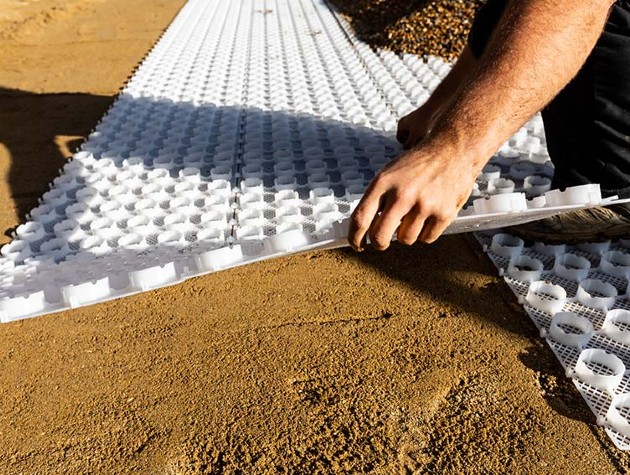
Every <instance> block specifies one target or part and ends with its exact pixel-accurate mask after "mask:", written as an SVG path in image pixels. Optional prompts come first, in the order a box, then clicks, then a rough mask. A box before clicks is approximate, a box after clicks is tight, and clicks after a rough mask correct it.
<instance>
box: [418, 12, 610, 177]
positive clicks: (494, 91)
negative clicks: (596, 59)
mask: <svg viewBox="0 0 630 475" xmlns="http://www.w3.org/2000/svg"><path fill="white" fill-rule="evenodd" d="M612 3H613V2H612V1H611V0H590V1H588V2H582V1H578V2H576V1H574V0H559V1H556V2H550V1H549V0H512V1H511V2H510V4H509V6H508V8H507V9H506V11H505V13H504V14H503V18H502V19H501V21H500V22H499V24H498V25H497V28H496V30H495V32H494V34H493V36H492V38H491V40H490V42H489V44H488V46H487V47H486V51H485V53H484V54H483V56H482V57H481V58H480V60H479V63H478V66H477V67H476V68H474V69H473V70H472V74H471V75H470V77H469V79H468V81H467V82H465V83H464V84H463V85H462V87H460V88H459V90H458V92H457V94H456V95H455V97H454V98H453V99H452V100H451V102H450V103H449V107H448V108H447V109H446V110H445V111H444V112H443V113H442V114H441V115H440V117H439V118H438V120H437V122H436V124H435V126H434V127H433V129H432V132H431V134H430V135H429V137H427V139H426V140H425V141H424V142H423V144H422V145H421V147H422V148H424V149H428V150H438V149H440V150H446V151H447V152H448V154H449V155H450V156H452V157H453V159H455V160H458V161H459V163H460V164H461V165H465V166H466V167H469V168H470V173H471V174H473V175H476V173H477V172H478V171H479V169H481V168H482V167H483V165H484V164H485V162H486V161H487V160H488V159H489V158H490V156H491V155H492V154H493V153H494V152H495V151H496V150H497V149H498V148H499V147H500V146H501V144H503V143H504V142H505V141H506V140H507V139H508V138H509V137H510V136H511V135H512V134H513V133H514V132H515V131H516V130H518V128H519V127H520V126H521V125H522V124H523V123H525V122H526V121H527V120H528V119H529V118H530V117H531V116H532V115H533V114H535V113H536V112H537V111H538V110H540V109H541V108H543V107H544V106H545V105H546V104H547V103H548V102H549V101H550V100H551V99H552V98H553V97H554V96H555V95H556V94H557V93H558V92H559V91H560V90H561V89H562V88H563V87H564V86H565V85H566V84H567V83H568V82H569V81H570V80H571V79H572V78H573V76H575V74H576V73H577V72H578V70H579V69H580V67H581V66H582V64H583V63H584V61H585V60H586V58H587V57H588V55H589V53H590V52H591V50H592V49H593V47H594V45H595V43H596V42H597V39H598V38H599V36H600V34H601V32H602V29H603V26H604V24H605V21H606V18H607V15H608V11H609V9H610V6H611V4H612Z"/></svg>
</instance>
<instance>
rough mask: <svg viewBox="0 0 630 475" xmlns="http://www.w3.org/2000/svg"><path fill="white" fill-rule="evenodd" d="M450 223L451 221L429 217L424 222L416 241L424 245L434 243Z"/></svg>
mask: <svg viewBox="0 0 630 475" xmlns="http://www.w3.org/2000/svg"><path fill="white" fill-rule="evenodd" d="M452 221H453V220H452V219H441V218H436V217H435V216H431V217H430V218H428V219H427V220H426V221H425V223H424V227H423V228H422V232H421V233H420V237H419V238H418V240H419V241H421V242H424V243H426V244H431V243H432V242H435V241H436V240H437V238H439V237H440V236H441V235H442V233H443V232H444V230H445V229H446V228H447V227H448V225H449V224H451V222H452Z"/></svg>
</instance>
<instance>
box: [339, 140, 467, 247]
mask: <svg viewBox="0 0 630 475" xmlns="http://www.w3.org/2000/svg"><path fill="white" fill-rule="evenodd" d="M445 152H446V150H445V149H444V148H442V150H441V151H440V150H439V149H438V150H435V149H433V148H432V147H422V146H420V148H417V149H414V150H411V151H409V152H406V153H404V154H403V155H401V156H399V157H397V158H396V159H394V160H393V161H392V162H390V163H389V164H388V165H387V166H386V167H385V168H384V169H383V170H382V171H381V172H380V173H379V174H378V175H377V176H376V178H374V180H373V181H372V183H371V184H370V186H369V188H368V189H367V191H366V192H365V195H364V196H363V199H362V200H361V202H360V203H359V205H358V206H357V208H356V210H355V211H354V213H353V214H352V218H351V221H350V233H349V238H348V240H349V242H350V245H351V246H352V247H353V248H354V249H355V250H357V251H361V250H363V247H364V242H365V237H366V234H367V233H368V231H369V236H370V241H371V243H372V246H374V247H375V248H376V249H378V250H384V249H387V248H388V247H389V243H390V242H391V240H392V235H393V234H394V232H395V231H396V228H398V241H399V242H402V243H403V244H408V245H411V244H413V243H415V242H416V241H418V240H420V241H422V242H426V243H430V242H433V241H435V240H436V239H437V238H438V237H439V236H440V234H442V232H443V231H444V230H445V229H446V227H447V226H448V225H449V224H450V223H451V222H452V221H453V220H454V219H455V217H456V216H457V212H458V211H459V209H460V208H461V207H462V206H463V204H464V203H465V202H466V199H467V198H468V195H469V194H470V190H471V189H472V185H473V182H474V180H475V178H476V175H477V173H476V170H473V169H472V168H471V167H464V166H462V164H461V162H458V160H457V159H456V157H453V156H450V155H448V154H447V153H445ZM379 212H380V214H379ZM399 225H400V227H399Z"/></svg>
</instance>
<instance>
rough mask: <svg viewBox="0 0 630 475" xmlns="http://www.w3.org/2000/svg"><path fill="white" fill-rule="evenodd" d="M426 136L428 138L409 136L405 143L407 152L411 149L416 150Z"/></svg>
mask: <svg viewBox="0 0 630 475" xmlns="http://www.w3.org/2000/svg"><path fill="white" fill-rule="evenodd" d="M425 136H426V134H424V135H416V134H412V135H409V137H408V138H407V141H406V142H405V150H410V149H412V148H414V147H415V146H416V145H418V143H419V142H421V141H422V139H424V137H425Z"/></svg>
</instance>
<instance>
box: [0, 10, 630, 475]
mask: <svg viewBox="0 0 630 475" xmlns="http://www.w3.org/2000/svg"><path fill="white" fill-rule="evenodd" d="M182 3H183V1H182V0H164V1H151V0H135V1H133V2H130V1H129V0H20V1H19V0H0V167H1V172H2V179H3V182H2V183H1V184H0V203H1V207H0V224H1V225H2V229H3V230H6V231H7V233H9V232H10V230H11V228H13V227H15V226H16V225H17V224H19V222H20V221H21V220H23V217H24V214H25V213H26V212H27V211H28V210H29V209H30V208H32V207H33V205H34V204H35V203H36V200H37V197H38V196H39V195H41V194H42V193H43V192H44V191H45V190H46V189H47V188H46V187H47V182H48V181H49V180H51V179H52V178H53V177H54V176H56V173H57V170H58V168H59V167H60V165H61V164H62V163H63V161H64V160H65V159H66V157H68V156H69V155H70V154H71V153H70V151H69V150H71V149H72V148H73V147H74V146H76V144H77V143H79V141H80V139H81V138H82V137H84V136H85V135H86V134H87V133H89V131H90V129H91V128H92V126H94V125H95V124H96V122H97V120H98V118H99V117H100V116H101V115H102V114H103V113H104V111H105V110H106V109H107V107H108V106H109V104H111V102H112V100H113V99H114V95H115V94H116V92H117V91H118V90H119V88H120V87H121V86H122V85H123V84H124V81H125V80H126V78H127V77H128V76H129V75H130V74H131V72H132V71H133V69H134V67H135V66H136V65H137V64H138V62H139V61H140V60H141V59H142V57H143V56H144V55H145V54H146V52H147V51H148V50H149V48H150V47H151V45H152V44H153V43H154V42H155V41H156V40H157V38H158V37H159V36H160V34H161V32H162V31H163V30H164V28H165V27H166V26H167V25H168V23H169V22H170V20H171V19H172V18H173V16H174V15H175V14H176V13H177V11H178V9H179V8H180V6H181V5H182ZM8 240H9V238H8V237H3V238H2V242H7V241H8ZM0 341H1V342H2V343H1V344H0V440H1V441H2V443H1V445H0V473H2V474H5V473H6V474H17V473H23V474H56V473H59V474H75V473H76V474H82V473H106V474H112V473H156V474H161V473H165V474H180V473H181V474H196V473H243V474H256V473H382V474H390V473H392V474H412V473H414V474H415V473H572V474H613V473H618V472H622V471H624V470H625V468H626V467H628V466H630V464H629V459H628V457H627V456H626V455H625V454H623V453H621V452H619V451H617V450H616V449H615V448H614V446H613V445H612V443H611V442H610V441H609V440H608V438H607V437H606V435H605V434H604V432H603V431H602V430H601V429H599V428H597V427H596V426H595V424H594V417H593V416H592V415H591V414H590V412H589V411H588V409H587V408H586V405H585V404H584V403H583V401H582V400H581V398H580V396H579V394H578V393H577V391H576V390H575V389H574V388H573V386H572V385H571V384H570V383H569V382H568V381H567V380H566V379H565V378H564V376H563V375H562V372H561V370H560V366H559V364H558V363H557V362H556V360H555V358H554V357H553V355H552V353H551V352H550V351H549V350H548V349H547V348H546V346H544V344H543V342H542V341H541V340H540V339H539V338H538V337H537V334H536V331H535V328H534V327H533V324H532V323H531V322H530V320H529V318H528V317H527V316H526V315H525V313H524V312H523V311H522V309H521V308H520V307H519V306H518V305H517V304H516V301H515V299H514V297H513V296H512V294H511V293H510V291H509V290H508V288H507V286H506V285H504V283H503V282H502V281H501V280H500V279H499V278H497V277H496V276H495V269H494V268H493V267H492V266H491V265H490V264H489V262H488V260H487V259H486V257H485V256H484V255H483V254H481V253H480V252H479V248H478V246H477V245H476V243H474V242H472V241H471V240H468V239H466V238H465V237H462V236H459V237H450V238H443V239H440V240H439V241H438V242H437V243H436V244H435V245H432V246H420V245H417V246H414V247H411V248H404V247H402V246H394V247H393V248H392V249H391V250H390V251H388V252H386V253H382V254H379V253H375V252H366V253H365V254H362V255H355V254H353V253H352V252H350V251H336V252H315V253H310V254H303V255H298V256H294V257H289V258H284V259H277V260H273V261H269V262H264V263H259V264H254V265H249V266H246V267H243V268H239V269H236V270H232V271H225V272H221V273H216V274H213V275H209V276H206V277H201V278H195V279H191V280H189V281H187V282H185V283H183V284H181V285H178V286H175V287H171V288H167V289H162V290H158V291H153V292H147V293H144V294H141V295H137V296H134V297H130V298H125V299H122V300H118V301H114V302H109V303H105V304H100V305H94V306H91V307H87V308H82V309H78V310H74V311H68V312H63V313H60V314H56V315H49V316H45V317H40V318H36V319H32V320H26V321H21V322H16V323H11V324H4V325H1V326H0Z"/></svg>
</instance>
